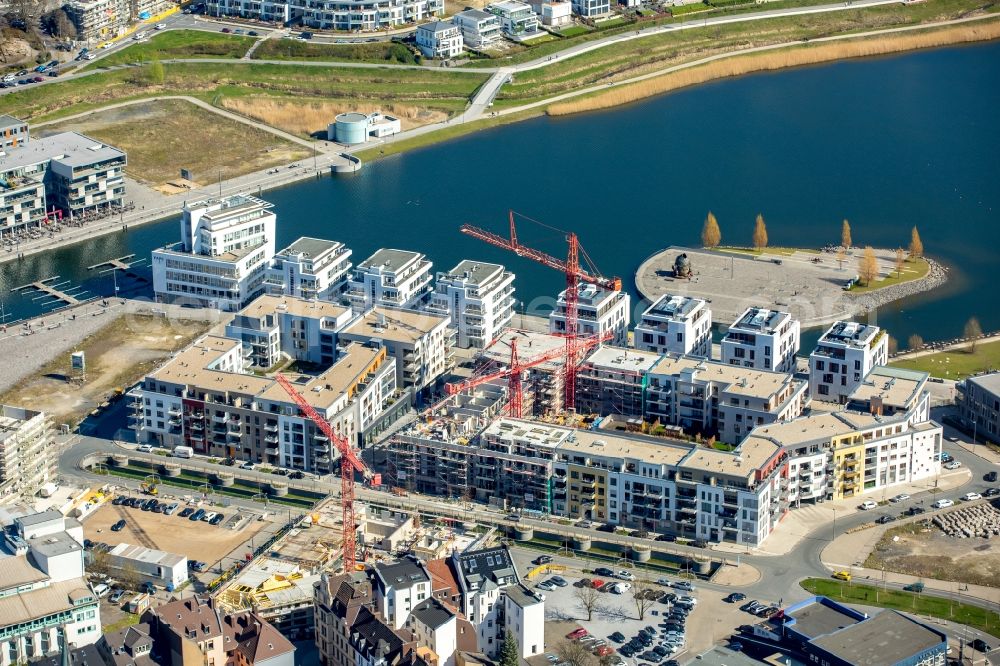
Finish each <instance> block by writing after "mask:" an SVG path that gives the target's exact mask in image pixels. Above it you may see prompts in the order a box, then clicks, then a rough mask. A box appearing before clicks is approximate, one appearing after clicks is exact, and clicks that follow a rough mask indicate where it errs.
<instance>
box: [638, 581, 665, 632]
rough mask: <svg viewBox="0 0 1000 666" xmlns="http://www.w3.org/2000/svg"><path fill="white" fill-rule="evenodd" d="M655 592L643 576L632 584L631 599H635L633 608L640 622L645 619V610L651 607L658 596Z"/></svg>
mask: <svg viewBox="0 0 1000 666" xmlns="http://www.w3.org/2000/svg"><path fill="white" fill-rule="evenodd" d="M656 592H657V590H656V589H654V588H653V586H652V585H651V584H650V582H649V581H648V580H646V579H645V578H640V579H638V580H636V581H635V582H634V583H633V584H632V600H633V601H635V610H636V612H637V613H639V621H640V622H641V621H642V620H644V619H646V612H647V611H649V609H650V608H652V607H653V604H654V603H656V599H657V598H658V597H659V596H660V595H659V594H657V593H656Z"/></svg>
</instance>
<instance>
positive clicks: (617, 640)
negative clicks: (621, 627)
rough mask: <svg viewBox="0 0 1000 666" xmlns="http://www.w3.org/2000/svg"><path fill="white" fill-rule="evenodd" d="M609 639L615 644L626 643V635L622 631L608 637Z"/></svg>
mask: <svg viewBox="0 0 1000 666" xmlns="http://www.w3.org/2000/svg"><path fill="white" fill-rule="evenodd" d="M608 638H609V639H610V640H613V641H614V642H615V643H624V642H625V634H623V633H622V632H620V631H616V632H615V633H613V634H611V635H610V636H608Z"/></svg>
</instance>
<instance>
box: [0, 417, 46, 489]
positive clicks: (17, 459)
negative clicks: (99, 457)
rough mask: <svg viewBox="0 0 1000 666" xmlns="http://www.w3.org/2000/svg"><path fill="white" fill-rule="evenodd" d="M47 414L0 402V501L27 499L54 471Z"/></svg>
mask: <svg viewBox="0 0 1000 666" xmlns="http://www.w3.org/2000/svg"><path fill="white" fill-rule="evenodd" d="M52 437H53V433H52V423H51V421H50V419H49V417H48V415H47V414H45V413H44V412H36V411H34V410H30V409H23V408H21V407H14V406H11V405H0V504H10V503H14V502H20V501H30V500H31V499H32V498H34V496H35V495H36V494H37V493H38V491H39V490H41V488H42V486H44V485H45V484H46V483H48V482H49V479H50V478H51V477H52V475H53V473H54V471H55V462H56V461H55V458H56V456H55V455H54V451H53V447H54V442H53V439H52Z"/></svg>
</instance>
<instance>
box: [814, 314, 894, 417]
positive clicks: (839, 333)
mask: <svg viewBox="0 0 1000 666" xmlns="http://www.w3.org/2000/svg"><path fill="white" fill-rule="evenodd" d="M888 359H889V336H888V335H886V334H885V331H883V330H882V329H881V328H879V327H878V326H872V325H870V324H861V323H859V322H854V321H838V322H836V323H834V324H833V325H832V326H831V327H830V328H829V329H827V331H826V332H825V333H824V334H823V335H822V336H821V337H820V339H819V342H817V343H816V348H815V349H814V350H813V352H812V353H811V354H809V395H810V396H811V397H812V398H813V399H814V400H823V401H825V402H839V403H843V402H845V401H846V400H847V397H848V396H849V395H850V394H851V393H852V392H853V391H854V389H856V388H857V387H858V385H859V384H860V383H861V380H862V378H863V377H864V376H865V375H867V374H868V373H869V372H870V371H871V369H872V368H873V367H875V366H876V365H885V364H886V362H887V361H888Z"/></svg>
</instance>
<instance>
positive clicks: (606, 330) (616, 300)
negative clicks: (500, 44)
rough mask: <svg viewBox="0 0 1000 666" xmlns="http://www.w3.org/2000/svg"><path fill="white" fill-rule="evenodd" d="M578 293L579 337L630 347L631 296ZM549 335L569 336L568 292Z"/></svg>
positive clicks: (552, 316)
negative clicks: (602, 337)
mask: <svg viewBox="0 0 1000 666" xmlns="http://www.w3.org/2000/svg"><path fill="white" fill-rule="evenodd" d="M516 4H521V3H516ZM525 7H527V5H525ZM529 11H530V10H529ZM577 293H578V298H577V319H578V324H577V326H578V328H577V334H578V335H580V336H587V337H589V336H595V335H604V334H610V335H611V338H610V339H609V340H607V341H606V342H607V343H608V344H610V345H616V346H618V347H625V346H627V345H628V327H629V323H630V317H631V312H632V311H631V306H630V303H631V299H630V297H629V295H628V294H627V293H625V292H624V291H618V290H615V291H609V290H607V289H604V288H603V287H598V286H597V285H593V284H588V283H582V284H580V285H578V287H577ZM549 332H550V333H566V292H565V291H563V292H561V293H560V294H559V299H558V300H557V301H556V307H555V308H554V309H553V310H552V312H550V313H549Z"/></svg>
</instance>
